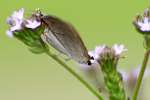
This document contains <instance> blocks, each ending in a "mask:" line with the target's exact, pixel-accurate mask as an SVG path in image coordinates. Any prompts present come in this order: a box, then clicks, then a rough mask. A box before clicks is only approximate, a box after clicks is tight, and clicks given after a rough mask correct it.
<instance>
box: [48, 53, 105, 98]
mask: <svg viewBox="0 0 150 100" xmlns="http://www.w3.org/2000/svg"><path fill="white" fill-rule="evenodd" d="M46 54H47V55H48V56H50V57H51V58H53V59H54V60H55V61H56V62H57V63H59V64H60V65H61V66H62V67H63V68H65V69H66V70H67V71H68V72H70V73H71V74H72V75H73V76H74V77H76V78H77V79H78V80H79V81H80V82H81V83H82V84H83V85H84V86H85V87H87V88H88V89H89V90H90V91H91V92H92V93H93V94H94V95H95V96H96V97H97V98H98V99H99V100H103V98H102V96H101V95H100V93H98V92H97V91H96V90H95V89H94V88H93V87H92V86H90V85H89V84H88V83H87V82H86V81H85V80H84V79H83V78H82V77H81V76H80V75H78V74H77V73H76V72H75V71H74V70H73V69H71V68H70V67H69V66H68V65H66V64H65V63H64V62H63V61H61V60H60V59H59V58H58V57H57V56H56V55H54V54H51V53H50V52H46Z"/></svg>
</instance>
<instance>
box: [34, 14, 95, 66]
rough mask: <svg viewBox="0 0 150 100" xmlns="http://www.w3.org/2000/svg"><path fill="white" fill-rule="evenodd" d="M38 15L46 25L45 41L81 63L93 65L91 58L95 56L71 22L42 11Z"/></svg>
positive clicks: (43, 35)
mask: <svg viewBox="0 0 150 100" xmlns="http://www.w3.org/2000/svg"><path fill="white" fill-rule="evenodd" d="M36 17H37V18H39V20H40V21H41V22H42V25H44V26H45V31H44V33H43V34H42V35H41V37H42V39H43V41H44V42H46V43H48V44H50V45H51V46H52V47H54V48H55V49H56V50H58V51H59V52H61V53H63V54H64V55H66V56H68V57H69V58H71V59H74V60H75V61H77V62H79V63H87V64H88V65H91V61H90V60H91V59H93V57H90V56H89V55H88V50H87V48H86V47H85V45H84V43H83V41H82V39H81V37H80V36H79V34H78V32H77V31H76V30H75V28H74V27H73V26H72V25H71V24H69V23H67V22H65V21H63V20H61V19H59V18H57V17H54V16H50V15H43V14H41V12H40V14H38V15H36Z"/></svg>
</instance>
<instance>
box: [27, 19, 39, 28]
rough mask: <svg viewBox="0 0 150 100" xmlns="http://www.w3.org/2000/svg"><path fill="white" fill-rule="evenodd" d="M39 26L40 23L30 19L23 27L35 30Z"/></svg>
mask: <svg viewBox="0 0 150 100" xmlns="http://www.w3.org/2000/svg"><path fill="white" fill-rule="evenodd" d="M40 25H41V22H39V21H36V20H32V19H30V20H27V24H25V26H26V27H27V28H31V29H35V28H37V27H38V26H40Z"/></svg>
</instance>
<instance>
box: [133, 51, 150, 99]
mask: <svg viewBox="0 0 150 100" xmlns="http://www.w3.org/2000/svg"><path fill="white" fill-rule="evenodd" d="M149 52H150V50H147V51H146V52H145V56H144V60H143V64H142V67H141V70H140V74H139V76H138V79H137V83H136V86H135V90H134V94H133V98H132V100H137V97H138V93H139V90H140V86H141V83H142V79H143V76H144V72H145V69H146V65H147V62H148V59H149Z"/></svg>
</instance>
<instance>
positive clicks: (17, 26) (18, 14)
mask: <svg viewBox="0 0 150 100" xmlns="http://www.w3.org/2000/svg"><path fill="white" fill-rule="evenodd" d="M23 14H24V9H23V8H21V9H20V10H18V11H15V12H14V13H13V14H12V15H11V16H10V17H9V18H7V23H8V24H9V25H10V26H11V27H10V29H9V30H8V31H7V34H8V33H9V36H11V35H10V33H13V32H14V31H16V30H21V29H22V23H23ZM12 36H13V34H12Z"/></svg>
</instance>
